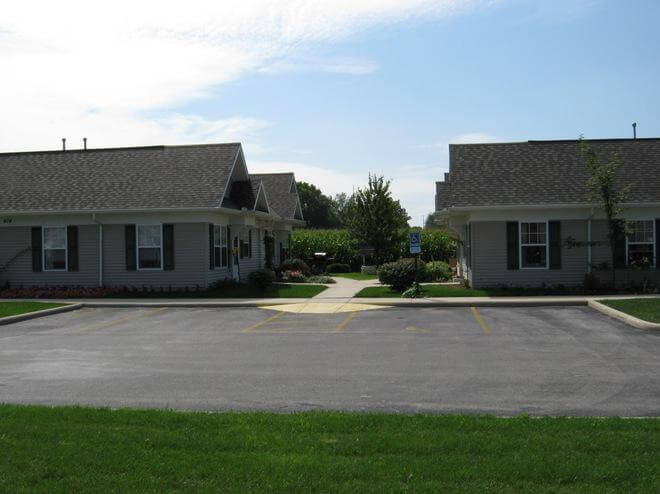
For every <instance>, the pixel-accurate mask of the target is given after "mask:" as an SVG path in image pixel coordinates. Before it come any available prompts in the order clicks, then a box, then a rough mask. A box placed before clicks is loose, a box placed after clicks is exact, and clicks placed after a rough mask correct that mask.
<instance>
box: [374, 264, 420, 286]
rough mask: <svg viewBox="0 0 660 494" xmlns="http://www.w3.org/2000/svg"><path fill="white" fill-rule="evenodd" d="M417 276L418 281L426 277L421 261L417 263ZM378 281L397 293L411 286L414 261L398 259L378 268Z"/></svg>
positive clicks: (413, 280) (413, 279)
mask: <svg viewBox="0 0 660 494" xmlns="http://www.w3.org/2000/svg"><path fill="white" fill-rule="evenodd" d="M417 269H418V276H419V279H420V280H423V279H425V277H426V266H425V265H424V262H423V261H421V260H420V261H419V262H418V266H417ZM378 279H379V280H380V282H381V283H383V284H385V285H389V286H391V287H392V289H394V290H397V291H399V292H402V291H404V290H405V289H406V288H409V287H411V286H412V284H413V283H414V282H415V260H414V259H410V258H408V259H399V260H398V261H395V262H387V263H385V264H383V265H382V266H381V267H380V268H378Z"/></svg>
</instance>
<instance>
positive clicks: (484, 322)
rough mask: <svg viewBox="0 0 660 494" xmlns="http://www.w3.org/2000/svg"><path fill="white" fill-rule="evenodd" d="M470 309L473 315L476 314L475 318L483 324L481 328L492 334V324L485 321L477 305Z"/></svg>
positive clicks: (480, 324) (478, 322)
mask: <svg viewBox="0 0 660 494" xmlns="http://www.w3.org/2000/svg"><path fill="white" fill-rule="evenodd" d="M470 310H471V311H472V315H473V316H474V320H475V321H477V324H479V326H481V329H483V330H484V333H486V334H490V333H491V329H490V326H489V325H488V324H487V323H486V321H484V318H483V317H481V314H479V311H478V310H477V308H476V307H470Z"/></svg>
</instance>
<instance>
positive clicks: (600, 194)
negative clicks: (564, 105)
mask: <svg viewBox="0 0 660 494" xmlns="http://www.w3.org/2000/svg"><path fill="white" fill-rule="evenodd" d="M580 151H581V152H582V159H583V160H584V165H585V167H586V168H587V172H588V173H589V178H588V179H587V191H588V194H589V200H591V201H596V202H599V203H600V207H601V208H602V209H603V211H604V212H605V216H606V217H607V229H608V233H607V240H608V243H609V246H610V254H611V259H612V286H613V287H614V286H616V266H615V263H616V251H617V247H616V246H617V243H618V242H619V241H620V240H621V239H622V238H624V236H625V234H626V225H625V221H624V220H622V219H620V218H617V216H618V215H619V214H620V213H621V204H622V203H623V202H624V201H625V200H626V197H627V195H628V191H629V190H630V187H629V186H628V185H621V184H618V183H617V180H616V174H617V171H618V170H619V167H620V166H621V157H620V156H619V154H617V153H611V154H610V155H609V156H608V157H607V158H603V157H602V156H598V155H597V154H596V152H595V151H594V150H593V149H592V148H591V147H590V146H589V144H587V142H586V141H585V140H584V139H583V137H582V136H580Z"/></svg>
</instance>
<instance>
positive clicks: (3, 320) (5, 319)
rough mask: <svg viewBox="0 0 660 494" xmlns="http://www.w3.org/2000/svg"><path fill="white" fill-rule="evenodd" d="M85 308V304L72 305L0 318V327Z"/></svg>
mask: <svg viewBox="0 0 660 494" xmlns="http://www.w3.org/2000/svg"><path fill="white" fill-rule="evenodd" d="M83 306H84V304H70V305H65V306H63V307H54V308H52V309H44V310H36V311H34V312H26V313H25V314H17V315H15V316H7V317H0V326H4V325H5V324H12V323H15V322H21V321H28V320H30V319H37V318H38V317H46V316H52V315H53V314H59V313H61V312H71V311H73V310H78V309H82V308H83Z"/></svg>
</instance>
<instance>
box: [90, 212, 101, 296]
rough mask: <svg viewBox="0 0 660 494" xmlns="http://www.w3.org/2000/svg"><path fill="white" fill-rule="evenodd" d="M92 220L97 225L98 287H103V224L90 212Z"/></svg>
mask: <svg viewBox="0 0 660 494" xmlns="http://www.w3.org/2000/svg"><path fill="white" fill-rule="evenodd" d="M92 220H93V221H94V222H95V223H96V224H97V225H98V226H99V287H103V224H102V223H101V222H100V221H99V220H97V219H96V213H93V214H92Z"/></svg>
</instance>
